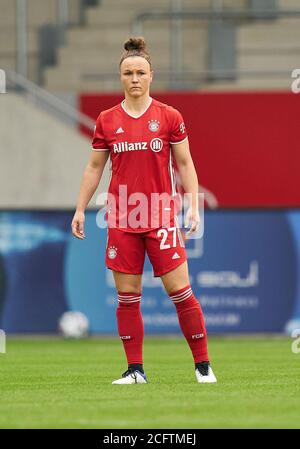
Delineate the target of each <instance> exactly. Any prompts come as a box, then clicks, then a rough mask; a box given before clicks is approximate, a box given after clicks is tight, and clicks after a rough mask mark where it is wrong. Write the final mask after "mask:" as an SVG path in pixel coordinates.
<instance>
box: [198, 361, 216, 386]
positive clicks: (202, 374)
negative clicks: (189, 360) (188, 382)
mask: <svg viewBox="0 0 300 449" xmlns="http://www.w3.org/2000/svg"><path fill="white" fill-rule="evenodd" d="M195 373H196V379H197V381H198V382H199V383H200V384H213V383H216V382H217V378H216V376H215V375H214V372H213V370H212V369H211V366H210V364H209V363H201V364H200V363H199V364H198V367H197V368H196V371H195Z"/></svg>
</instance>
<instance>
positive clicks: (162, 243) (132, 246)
mask: <svg viewBox="0 0 300 449" xmlns="http://www.w3.org/2000/svg"><path fill="white" fill-rule="evenodd" d="M146 251H147V254H148V257H149V259H150V262H151V264H152V267H153V271H154V276H155V277H157V276H162V275H163V274H166V273H168V272H169V271H172V270H174V268H177V267H178V266H179V265H181V264H182V263H183V262H185V261H186V260H187V258H186V252H185V246H184V242H183V238H182V235H181V232H180V229H179V228H178V227H176V226H174V227H171V228H158V229H154V230H152V231H148V232H141V233H140V232H125V231H120V230H119V229H117V228H108V236H107V245H106V259H105V261H106V266H107V268H109V269H111V270H114V271H120V272H122V273H128V274H142V273H143V268H144V261H145V254H146Z"/></svg>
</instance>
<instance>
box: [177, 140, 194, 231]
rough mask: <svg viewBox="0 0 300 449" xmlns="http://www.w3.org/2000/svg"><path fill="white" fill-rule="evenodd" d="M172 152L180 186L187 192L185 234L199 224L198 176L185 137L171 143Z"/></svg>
mask: <svg viewBox="0 0 300 449" xmlns="http://www.w3.org/2000/svg"><path fill="white" fill-rule="evenodd" d="M171 148H172V154H173V157H174V159H175V161H176V164H177V167H178V171H179V175H180V177H181V182H182V187H183V189H184V191H185V192H186V193H188V194H189V195H188V200H189V209H188V211H187V214H186V217H185V223H184V225H185V227H188V226H189V225H190V229H189V231H188V232H187V234H186V236H187V237H188V235H189V234H191V233H192V232H196V231H198V229H199V226H200V215H199V208H198V207H199V204H198V185H199V183H198V176H197V173H196V170H195V166H194V162H193V159H192V156H191V153H190V148H189V141H188V139H185V140H184V141H183V142H181V143H177V144H171Z"/></svg>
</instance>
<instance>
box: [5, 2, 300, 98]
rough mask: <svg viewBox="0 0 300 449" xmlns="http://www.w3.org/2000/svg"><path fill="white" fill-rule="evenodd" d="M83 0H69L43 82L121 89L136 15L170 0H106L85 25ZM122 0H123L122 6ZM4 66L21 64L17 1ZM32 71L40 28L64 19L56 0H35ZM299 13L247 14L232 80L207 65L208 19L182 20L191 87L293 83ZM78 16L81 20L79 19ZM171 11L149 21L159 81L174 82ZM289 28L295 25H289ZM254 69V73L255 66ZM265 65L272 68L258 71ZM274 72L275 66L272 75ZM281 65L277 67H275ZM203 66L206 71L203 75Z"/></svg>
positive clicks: (186, 6)
mask: <svg viewBox="0 0 300 449" xmlns="http://www.w3.org/2000/svg"><path fill="white" fill-rule="evenodd" d="M79 3H80V0H69V3H68V4H69V11H70V22H71V24H73V25H72V26H70V27H69V28H68V32H67V39H66V44H65V46H63V47H61V48H59V49H58V50H57V64H56V66H53V67H48V68H47V69H46V70H45V71H44V86H45V87H46V88H47V89H49V90H51V91H53V92H64V91H73V92H91V91H92V92H94V91H110V92H113V91H119V90H120V84H119V80H118V61H119V59H120V55H121V53H122V43H123V42H124V41H125V40H126V39H127V38H128V36H130V35H131V34H132V21H133V19H134V17H136V16H137V14H139V13H141V12H144V11H154V10H159V11H167V10H169V7H170V4H171V2H170V1H169V0H164V1H162V0H152V1H151V8H150V7H149V2H148V1H147V0H139V1H138V2H137V1H135V0H123V1H122V2H121V3H120V1H119V0H101V1H99V4H98V5H96V6H93V7H88V8H86V9H85V11H84V16H85V21H84V24H82V25H78V23H79V17H80V7H79ZM200 3H201V8H210V7H211V6H212V0H203V1H201V2H199V1H198V0H182V5H183V10H184V11H188V10H191V9H193V10H195V9H199V4H200ZM120 4H121V5H122V7H120ZM223 4H224V7H225V8H226V9H228V8H230V9H232V8H236V9H244V8H246V7H247V5H248V2H247V0H225V1H224V2H223ZM0 5H1V16H0V59H1V68H4V69H9V68H12V69H15V68H16V35H15V3H14V2H12V1H10V0H0ZM278 8H280V9H299V2H298V1H297V0H280V1H278ZM27 19H28V25H29V27H28V76H29V79H31V80H33V81H36V82H38V80H39V73H38V72H39V70H38V30H39V27H40V26H42V25H45V24H55V23H56V22H57V2H56V0H49V1H47V2H39V1H38V0H28V11H27ZM299 23H300V18H299V17H298V18H289V19H287V18H278V19H275V20H269V21H267V20H264V21H262V20H254V21H240V22H237V25H236V50H237V51H236V69H237V71H238V72H240V75H239V76H238V77H237V78H236V79H234V80H232V81H226V80H222V79H221V80H218V81H213V80H211V79H210V78H209V77H207V78H205V77H203V76H201V73H202V74H203V72H206V71H207V70H208V69H209V66H208V59H209V58H208V22H205V21H199V20H196V19H195V20H188V21H184V20H183V21H182V48H183V52H182V62H181V64H182V67H183V72H184V76H185V77H186V79H190V81H189V82H186V85H185V86H182V88H185V89H196V90H197V89H200V90H216V89H231V90H236V89H237V90H238V89H245V88H251V89H252V88H255V89H270V88H271V89H276V88H278V89H282V88H283V89H288V88H289V85H290V77H289V76H287V74H288V73H289V72H291V71H292V69H293V68H295V67H294V61H295V59H297V58H298V57H299V56H300V44H299V42H300V26H299ZM76 24H77V25H76ZM170 30H171V23H170V20H169V19H164V20H151V21H147V22H145V23H144V27H143V34H144V36H145V37H146V39H147V41H148V43H149V47H150V51H151V55H152V61H153V66H154V69H155V71H156V73H157V75H156V76H155V77H154V82H153V89H154V90H156V91H164V90H166V89H168V88H169V87H170V81H169V75H168V74H169V73H170V71H172V65H171V56H170V53H171V52H170V46H171V33H170ZM287 31H288V32H287ZM249 72H251V73H249ZM253 72H265V73H261V74H260V73H253ZM268 72H273V74H272V76H269V75H268ZM275 72H276V73H275ZM199 74H200V75H199Z"/></svg>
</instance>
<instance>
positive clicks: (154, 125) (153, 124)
mask: <svg viewBox="0 0 300 449" xmlns="http://www.w3.org/2000/svg"><path fill="white" fill-rule="evenodd" d="M148 123H149V125H148V128H149V129H150V131H152V132H153V133H155V131H157V130H158V128H159V121H158V120H149V122H148Z"/></svg>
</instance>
